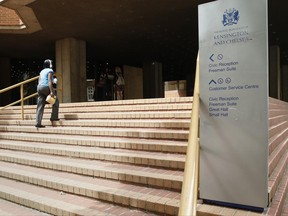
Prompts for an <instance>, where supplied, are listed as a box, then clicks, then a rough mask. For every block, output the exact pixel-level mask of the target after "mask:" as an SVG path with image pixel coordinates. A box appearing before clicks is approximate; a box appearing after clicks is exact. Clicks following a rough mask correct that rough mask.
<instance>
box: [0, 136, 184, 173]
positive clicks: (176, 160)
mask: <svg viewBox="0 0 288 216" xmlns="http://www.w3.org/2000/svg"><path fill="white" fill-rule="evenodd" d="M0 149H7V150H16V151H22V152H31V153H40V154H51V155H58V156H64V157H73V158H83V159H92V160H102V161H111V162H118V163H129V164H134V165H144V166H151V167H153V166H154V167H161V168H177V169H184V163H185V158H186V155H184V154H172V153H162V152H148V151H136V150H126V149H107V148H100V147H88V146H67V145H60V144H53V145H52V144H45V143H36V142H24V141H11V140H0Z"/></svg>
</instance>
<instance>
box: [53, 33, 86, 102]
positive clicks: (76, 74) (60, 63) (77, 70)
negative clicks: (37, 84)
mask: <svg viewBox="0 0 288 216" xmlns="http://www.w3.org/2000/svg"><path fill="white" fill-rule="evenodd" d="M56 76H57V78H58V92H57V95H58V98H59V100H60V102H63V103H70V102H83V101H87V92H86V91H87V89H86V43H85V41H82V40H77V39H75V38H66V39H63V40H58V41H56Z"/></svg>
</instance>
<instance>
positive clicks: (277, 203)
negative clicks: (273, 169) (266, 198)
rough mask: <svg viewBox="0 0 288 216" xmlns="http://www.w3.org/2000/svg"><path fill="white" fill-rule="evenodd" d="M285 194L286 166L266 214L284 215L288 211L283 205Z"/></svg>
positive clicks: (286, 184) (287, 179) (286, 189)
mask: <svg viewBox="0 0 288 216" xmlns="http://www.w3.org/2000/svg"><path fill="white" fill-rule="evenodd" d="M287 194H288V166H286V170H285V173H284V175H283V177H282V179H281V182H280V183H279V186H278V188H277V191H276V193H275V195H274V197H273V199H272V204H271V205H270V208H269V209H268V212H267V215H271V216H272V215H273V216H274V215H275V216H286V213H287V212H288V211H287V209H285V208H284V207H285V200H286V199H287V197H288V195H287ZM285 212H286V213H285Z"/></svg>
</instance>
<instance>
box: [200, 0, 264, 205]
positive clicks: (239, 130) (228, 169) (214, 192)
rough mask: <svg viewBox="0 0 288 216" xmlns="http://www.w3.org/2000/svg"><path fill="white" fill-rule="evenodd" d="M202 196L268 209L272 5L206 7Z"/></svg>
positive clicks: (247, 1)
mask: <svg viewBox="0 0 288 216" xmlns="http://www.w3.org/2000/svg"><path fill="white" fill-rule="evenodd" d="M198 9H199V47H200V55H199V56H200V99H201V106H200V119H201V122H200V127H201V128H200V144H201V156H200V157H201V158H200V197H201V198H202V199H204V200H209V201H217V202H219V203H225V204H229V205H231V204H232V205H233V204H235V205H239V206H247V207H256V208H261V209H262V208H265V207H267V204H268V30H267V0H218V1H214V2H211V3H207V4H202V5H199V8H198Z"/></svg>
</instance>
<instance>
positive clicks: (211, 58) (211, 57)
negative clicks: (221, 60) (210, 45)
mask: <svg viewBox="0 0 288 216" xmlns="http://www.w3.org/2000/svg"><path fill="white" fill-rule="evenodd" d="M213 56H214V54H212V55H211V56H210V57H209V59H210V60H211V61H212V62H214V59H213Z"/></svg>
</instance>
